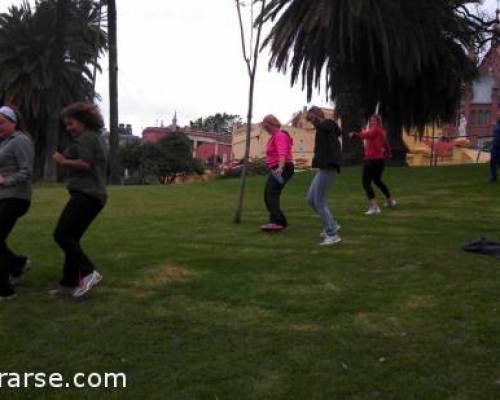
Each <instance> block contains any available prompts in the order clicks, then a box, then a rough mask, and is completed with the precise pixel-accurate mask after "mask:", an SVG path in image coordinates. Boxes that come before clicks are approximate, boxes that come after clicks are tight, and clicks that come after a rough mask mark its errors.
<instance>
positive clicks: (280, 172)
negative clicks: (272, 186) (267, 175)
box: [274, 167, 283, 176]
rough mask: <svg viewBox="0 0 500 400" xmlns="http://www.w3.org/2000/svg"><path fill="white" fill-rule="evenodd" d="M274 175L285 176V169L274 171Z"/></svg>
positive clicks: (280, 168)
mask: <svg viewBox="0 0 500 400" xmlns="http://www.w3.org/2000/svg"><path fill="white" fill-rule="evenodd" d="M274 175H276V176H281V175H283V167H278V168H276V169H275V170H274Z"/></svg>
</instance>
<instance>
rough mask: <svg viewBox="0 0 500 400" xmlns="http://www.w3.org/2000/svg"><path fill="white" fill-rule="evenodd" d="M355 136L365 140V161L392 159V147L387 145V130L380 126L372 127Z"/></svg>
mask: <svg viewBox="0 0 500 400" xmlns="http://www.w3.org/2000/svg"><path fill="white" fill-rule="evenodd" d="M355 135H356V136H358V137H360V138H361V139H363V140H364V145H365V160H383V159H386V158H390V157H391V147H390V146H389V143H387V138H386V133H385V130H384V129H383V128H381V127H380V126H378V125H372V126H370V127H369V128H368V129H366V130H364V131H362V132H359V133H355Z"/></svg>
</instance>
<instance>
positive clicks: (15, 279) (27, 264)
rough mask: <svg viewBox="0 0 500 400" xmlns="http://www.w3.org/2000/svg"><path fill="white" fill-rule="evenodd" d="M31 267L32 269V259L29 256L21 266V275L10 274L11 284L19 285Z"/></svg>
mask: <svg viewBox="0 0 500 400" xmlns="http://www.w3.org/2000/svg"><path fill="white" fill-rule="evenodd" d="M30 269H31V260H30V259H29V258H27V259H26V261H25V262H24V265H23V267H22V268H21V272H20V273H19V275H16V276H14V275H10V276H9V280H10V284H11V285H17V284H18V283H19V281H20V280H21V279H22V277H23V276H24V274H26V272H28V271H29V270H30Z"/></svg>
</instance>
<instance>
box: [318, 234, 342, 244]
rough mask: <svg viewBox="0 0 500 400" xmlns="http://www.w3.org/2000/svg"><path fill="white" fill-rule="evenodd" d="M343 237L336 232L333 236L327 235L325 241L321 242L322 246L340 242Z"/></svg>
mask: <svg viewBox="0 0 500 400" xmlns="http://www.w3.org/2000/svg"><path fill="white" fill-rule="evenodd" d="M341 241H342V239H341V238H340V236H339V235H337V234H335V235H333V236H325V238H324V239H323V241H322V242H321V243H320V244H319V245H320V246H332V245H334V244H337V243H340V242H341Z"/></svg>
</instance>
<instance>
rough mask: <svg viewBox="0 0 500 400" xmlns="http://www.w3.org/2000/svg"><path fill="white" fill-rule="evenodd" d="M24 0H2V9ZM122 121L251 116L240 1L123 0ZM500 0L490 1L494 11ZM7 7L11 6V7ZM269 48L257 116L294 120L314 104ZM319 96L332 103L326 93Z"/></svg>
mask: <svg viewBox="0 0 500 400" xmlns="http://www.w3.org/2000/svg"><path fill="white" fill-rule="evenodd" d="M20 2H21V1H20V0H0V4H1V5H2V6H1V8H0V9H1V10H2V11H4V10H5V8H6V7H7V6H8V5H10V4H19V3H20ZM116 2H117V9H118V63H119V87H118V91H119V110H120V122H123V123H131V124H132V125H133V128H134V134H136V135H140V134H141V132H142V129H143V128H145V127H147V126H154V125H155V124H156V123H157V122H158V123H160V121H161V120H163V121H164V123H165V125H168V124H170V122H171V120H172V117H173V115H174V112H175V111H177V117H178V123H179V125H181V126H183V125H188V124H189V121H190V120H194V119H196V118H198V117H205V116H208V115H210V114H214V113H216V112H227V113H231V114H239V115H241V116H242V117H244V116H246V112H247V104H248V103H247V102H248V100H247V97H248V75H247V72H246V67H245V64H244V61H243V58H242V55H241V43H240V36H239V25H238V20H237V14H236V9H235V5H234V0H180V1H172V0H142V1H137V0H117V1H116ZM496 3H497V2H496V0H486V1H485V2H484V6H485V8H486V9H488V10H489V11H494V10H495V8H496ZM4 7H5V8H4ZM268 60H269V56H268V53H267V52H263V53H261V55H260V66H259V70H258V72H257V80H256V88H255V111H254V118H255V119H256V120H259V119H261V118H262V117H263V116H264V115H265V114H267V113H273V114H275V115H276V116H277V117H278V118H279V119H280V120H282V122H287V121H288V120H289V119H290V117H291V116H292V114H293V113H294V112H295V111H298V110H299V109H301V108H302V107H303V106H305V105H306V104H307V102H306V94H305V92H302V91H301V88H300V85H299V86H297V87H294V88H290V79H289V76H285V75H283V74H280V73H277V72H274V71H268V68H267V63H268ZM107 63H108V61H107V58H103V59H101V66H102V68H103V74H102V75H101V76H99V78H98V81H97V90H98V92H99V93H100V94H101V96H102V102H101V104H100V105H101V109H102V111H103V113H104V114H105V115H107V113H108V101H109V99H108V87H107V86H108V80H107V72H108V65H107ZM313 102H314V103H315V104H318V105H321V106H323V105H328V104H327V103H326V102H325V96H324V94H323V93H322V94H319V95H315V97H314V99H313Z"/></svg>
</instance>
